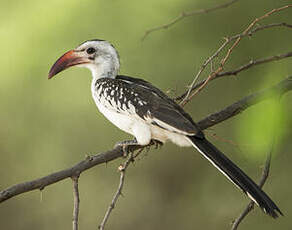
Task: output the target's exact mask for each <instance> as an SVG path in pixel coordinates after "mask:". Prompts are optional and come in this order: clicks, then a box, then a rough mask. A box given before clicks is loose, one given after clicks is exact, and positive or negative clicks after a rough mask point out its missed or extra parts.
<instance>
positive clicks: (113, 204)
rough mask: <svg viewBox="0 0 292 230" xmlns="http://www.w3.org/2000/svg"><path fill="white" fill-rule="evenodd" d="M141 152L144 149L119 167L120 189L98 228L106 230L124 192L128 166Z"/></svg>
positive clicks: (131, 154) (131, 155)
mask: <svg viewBox="0 0 292 230" xmlns="http://www.w3.org/2000/svg"><path fill="white" fill-rule="evenodd" d="M141 151H142V149H140V150H139V152H138V153H137V154H136V155H135V156H134V155H133V153H130V154H129V157H128V159H127V160H126V161H125V162H124V164H121V165H120V166H119V171H120V173H121V175H120V183H119V186H118V189H117V191H116V193H115V195H114V197H113V199H112V202H111V204H110V205H109V207H108V209H107V211H106V213H105V216H104V218H103V220H102V222H101V224H100V225H99V226H98V228H99V229H100V230H104V228H105V225H106V223H107V220H108V218H109V216H110V214H111V212H112V210H113V209H114V208H115V206H116V203H117V201H118V198H119V196H121V195H122V190H123V187H124V183H125V175H126V170H127V168H128V166H129V165H130V163H131V162H133V161H134V159H135V157H136V156H138V154H139V153H140V152H141Z"/></svg>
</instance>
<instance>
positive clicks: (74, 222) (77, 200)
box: [72, 174, 80, 230]
mask: <svg viewBox="0 0 292 230" xmlns="http://www.w3.org/2000/svg"><path fill="white" fill-rule="evenodd" d="M78 179H79V174H77V175H75V176H72V182H73V197H74V208H73V219H72V225H73V230H78V216H79V205H80V198H79V189H78Z"/></svg>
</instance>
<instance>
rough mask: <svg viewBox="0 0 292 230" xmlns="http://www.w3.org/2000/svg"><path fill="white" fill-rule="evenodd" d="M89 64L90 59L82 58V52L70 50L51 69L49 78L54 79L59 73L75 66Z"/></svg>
mask: <svg viewBox="0 0 292 230" xmlns="http://www.w3.org/2000/svg"><path fill="white" fill-rule="evenodd" d="M86 63H89V60H88V58H86V57H84V56H82V52H78V51H74V50H70V51H68V52H67V53H65V54H64V55H63V56H61V57H60V58H59V59H58V60H57V61H56V62H55V64H54V65H53V66H52V68H51V69H50V72H49V75H48V78H49V79H50V78H52V77H53V76H55V75H56V74H57V73H59V72H61V71H63V70H65V69H67V68H69V67H71V66H75V65H79V64H86Z"/></svg>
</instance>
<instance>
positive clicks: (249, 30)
mask: <svg viewBox="0 0 292 230" xmlns="http://www.w3.org/2000/svg"><path fill="white" fill-rule="evenodd" d="M290 7H292V5H286V6H283V7H280V8H276V9H273V10H271V11H269V12H268V13H266V14H264V15H263V16H261V17H259V18H256V19H254V20H253V21H252V22H251V23H250V24H249V25H248V27H247V28H246V29H245V30H244V31H243V32H242V33H240V34H238V35H235V36H233V37H231V38H226V39H225V42H224V43H223V44H222V45H221V46H220V47H219V49H218V50H217V51H216V52H215V54H216V55H215V54H214V55H212V56H211V57H210V58H208V59H207V60H206V61H205V62H204V64H203V65H202V67H201V68H200V70H199V72H198V74H197V75H196V76H195V78H194V80H193V82H192V84H191V85H190V87H189V89H188V91H187V94H186V96H185V98H184V99H183V100H182V101H181V102H180V104H181V106H184V105H185V104H186V103H188V102H189V101H190V100H191V99H192V98H193V97H194V96H195V95H196V94H197V93H199V92H200V91H201V90H202V89H203V88H204V87H205V86H206V85H207V83H208V82H209V81H210V80H211V79H212V78H213V77H214V76H216V75H217V74H219V73H220V72H221V71H222V70H223V67H224V65H225V63H226V62H227V60H228V59H229V58H230V55H231V53H232V52H233V50H234V48H235V47H237V46H238V44H239V42H240V41H241V39H242V37H245V36H250V35H251V33H252V32H253V30H252V28H253V27H254V26H255V25H256V23H258V22H259V21H261V20H263V19H265V18H267V17H269V16H270V15H272V14H274V13H276V12H279V11H282V10H285V9H287V8H290ZM270 27H272V26H270ZM270 27H265V28H270ZM273 27H274V26H273ZM263 29H264V28H262V29H259V27H257V28H256V30H254V31H255V32H256V31H259V30H263ZM234 39H235V42H234V43H233V44H232V45H231V47H230V48H229V49H228V50H227V52H226V54H225V56H224V57H223V58H222V59H221V61H220V65H219V67H218V68H217V70H216V71H215V72H213V73H211V74H209V76H208V77H207V79H206V81H205V82H204V83H203V84H202V85H201V86H200V87H198V88H197V89H196V90H195V92H193V93H191V89H192V88H193V86H194V84H195V82H196V81H197V79H198V77H199V76H200V75H201V73H202V72H203V70H204V69H205V68H206V66H207V65H208V64H209V63H210V62H211V61H212V60H213V59H214V58H215V57H216V56H217V55H218V54H219V52H221V50H223V48H224V47H225V46H227V44H229V43H230V42H231V41H232V40H234ZM218 51H219V52H218Z"/></svg>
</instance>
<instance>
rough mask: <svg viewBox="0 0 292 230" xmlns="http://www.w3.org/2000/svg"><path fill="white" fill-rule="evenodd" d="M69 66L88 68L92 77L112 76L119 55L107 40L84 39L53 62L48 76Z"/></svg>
mask: <svg viewBox="0 0 292 230" xmlns="http://www.w3.org/2000/svg"><path fill="white" fill-rule="evenodd" d="M71 66H78V67H86V68H88V69H89V70H90V71H91V73H92V76H93V77H94V78H101V77H110V78H114V77H115V76H116V75H117V74H118V72H119V68H120V62H119V55H118V52H117V51H116V49H115V48H114V47H113V45H111V44H110V43H109V42H107V41H104V40H99V39H95V40H89V41H85V42H83V43H82V44H81V45H79V46H78V47H76V48H75V49H73V50H70V51H68V52H66V53H65V54H64V55H63V56H61V57H60V58H59V59H58V60H57V61H56V62H55V64H54V65H53V66H52V68H51V70H50V72H49V78H52V77H53V76H54V75H56V74H57V73H59V72H61V71H63V70H65V69H67V68H69V67H71Z"/></svg>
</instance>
